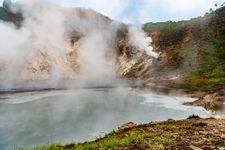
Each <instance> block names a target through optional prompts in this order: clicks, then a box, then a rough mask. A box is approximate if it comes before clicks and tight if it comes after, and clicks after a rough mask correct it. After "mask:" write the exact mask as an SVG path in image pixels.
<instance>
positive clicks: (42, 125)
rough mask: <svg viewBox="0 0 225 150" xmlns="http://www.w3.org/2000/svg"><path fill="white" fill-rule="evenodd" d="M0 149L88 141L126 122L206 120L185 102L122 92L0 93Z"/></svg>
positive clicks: (200, 110)
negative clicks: (195, 118) (188, 118)
mask: <svg viewBox="0 0 225 150" xmlns="http://www.w3.org/2000/svg"><path fill="white" fill-rule="evenodd" d="M0 99H1V100H0V149H1V150H5V149H9V148H11V149H13V148H14V147H15V146H16V145H23V146H30V145H35V144H47V143H52V142H59V141H60V142H72V141H84V140H92V139H94V138H96V136H97V135H99V133H102V132H109V131H111V130H113V129H116V128H117V127H118V126H120V125H121V124H124V123H126V122H130V121H132V122H136V123H143V122H150V121H159V120H166V119H169V118H173V119H183V118H186V117H188V116H189V115H191V114H198V115H200V116H202V117H207V116H209V114H207V113H206V112H205V111H204V110H203V109H202V108H197V107H187V106H182V105H181V103H182V102H183V101H189V100H190V99H188V98H179V97H168V96H160V95H154V94H145V95H137V94H135V93H131V92H129V91H128V90H127V89H124V88H115V89H102V90H99V89H98V90H94V89H92V90H90V89H89V90H74V91H49V92H30V93H18V94H10V95H0Z"/></svg>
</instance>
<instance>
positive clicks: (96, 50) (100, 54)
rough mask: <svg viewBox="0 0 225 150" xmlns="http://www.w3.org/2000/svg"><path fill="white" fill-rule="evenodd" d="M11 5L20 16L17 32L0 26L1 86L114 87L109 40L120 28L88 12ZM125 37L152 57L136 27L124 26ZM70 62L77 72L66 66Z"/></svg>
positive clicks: (37, 1)
mask: <svg viewBox="0 0 225 150" xmlns="http://www.w3.org/2000/svg"><path fill="white" fill-rule="evenodd" d="M17 4H18V8H16V7H17V5H13V11H14V12H16V11H21V12H22V14H23V17H24V21H23V23H22V26H21V28H19V29H16V27H15V26H14V25H13V24H10V23H5V22H0V31H1V36H0V41H1V44H0V79H1V81H2V82H1V83H5V84H4V85H3V86H6V85H7V86H8V87H7V88H10V87H13V86H15V85H14V82H15V81H24V80H37V79H41V80H51V82H52V83H54V85H57V84H56V83H57V82H60V81H61V78H76V79H78V80H83V81H84V82H88V84H89V83H93V84H100V85H102V84H104V83H109V84H110V83H113V82H114V80H115V79H116V73H115V70H116V69H115V68H116V67H115V58H114V57H115V50H116V47H115V45H116V44H115V41H116V38H117V37H116V35H117V31H118V29H119V28H120V25H121V23H118V22H115V21H112V20H109V19H108V18H107V17H104V16H102V15H101V14H99V13H97V12H95V11H93V10H90V9H81V8H73V9H67V8H62V7H60V6H56V5H53V4H51V3H48V2H44V1H43V0H20V1H18V2H17ZM129 38H130V41H129V43H130V44H131V45H133V46H136V47H137V48H138V49H141V50H145V51H146V52H147V53H148V54H149V55H150V56H153V57H157V54H156V53H154V52H153V51H152V48H151V47H150V44H151V43H150V42H151V41H150V38H147V37H146V35H145V34H144V32H143V31H142V30H141V29H140V28H136V27H133V26H131V27H129ZM68 55H72V56H73V57H72V56H71V57H70V58H68ZM76 55H78V56H76ZM71 59H73V60H72V61H71ZM76 63H77V65H78V67H77V66H76V65H73V66H72V65H71V64H76ZM75 67H76V68H75ZM74 70H76V71H74ZM10 83H11V84H10ZM0 86H1V85H0Z"/></svg>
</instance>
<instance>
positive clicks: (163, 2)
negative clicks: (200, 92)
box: [0, 0, 225, 24]
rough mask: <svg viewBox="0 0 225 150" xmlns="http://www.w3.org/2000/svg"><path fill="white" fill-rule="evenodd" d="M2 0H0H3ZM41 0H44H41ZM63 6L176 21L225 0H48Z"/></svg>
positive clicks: (127, 18)
mask: <svg viewBox="0 0 225 150" xmlns="http://www.w3.org/2000/svg"><path fill="white" fill-rule="evenodd" d="M2 1H3V0H0V3H2ZM43 1H44V0H43ZM49 1H51V2H53V3H56V4H58V5H61V6H64V7H85V8H91V9H94V10H96V11H98V12H100V13H102V14H104V15H106V16H108V17H110V18H112V19H115V20H118V21H123V22H126V23H133V24H143V23H146V22H162V21H168V20H171V21H178V20H186V19H190V18H194V17H199V16H202V15H204V14H205V13H206V12H209V9H210V8H213V9H215V6H214V4H215V3H217V4H218V5H219V6H220V5H221V4H222V3H223V2H225V0H49Z"/></svg>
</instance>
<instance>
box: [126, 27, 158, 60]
mask: <svg viewBox="0 0 225 150" xmlns="http://www.w3.org/2000/svg"><path fill="white" fill-rule="evenodd" d="M128 32H129V44H130V45H132V46H135V47H137V48H138V49H140V50H145V51H146V53H147V54H148V55H149V56H152V57H154V58H158V57H159V55H158V53H156V52H153V48H152V47H151V43H152V39H151V38H150V37H148V36H147V35H146V34H145V32H144V31H143V30H142V28H141V27H136V26H132V25H130V26H129V30H128Z"/></svg>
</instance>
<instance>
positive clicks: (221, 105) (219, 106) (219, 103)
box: [186, 89, 225, 114]
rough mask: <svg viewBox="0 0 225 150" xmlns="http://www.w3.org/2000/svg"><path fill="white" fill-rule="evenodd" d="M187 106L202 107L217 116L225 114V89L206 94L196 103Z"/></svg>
mask: <svg viewBox="0 0 225 150" xmlns="http://www.w3.org/2000/svg"><path fill="white" fill-rule="evenodd" d="M186 105H194V106H202V107H204V108H206V109H207V110H210V111H213V112H214V113H216V114H225V89H221V90H219V91H218V92H215V93H212V94H206V95H205V96H202V97H201V98H199V99H198V100H196V101H194V102H191V103H186Z"/></svg>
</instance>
